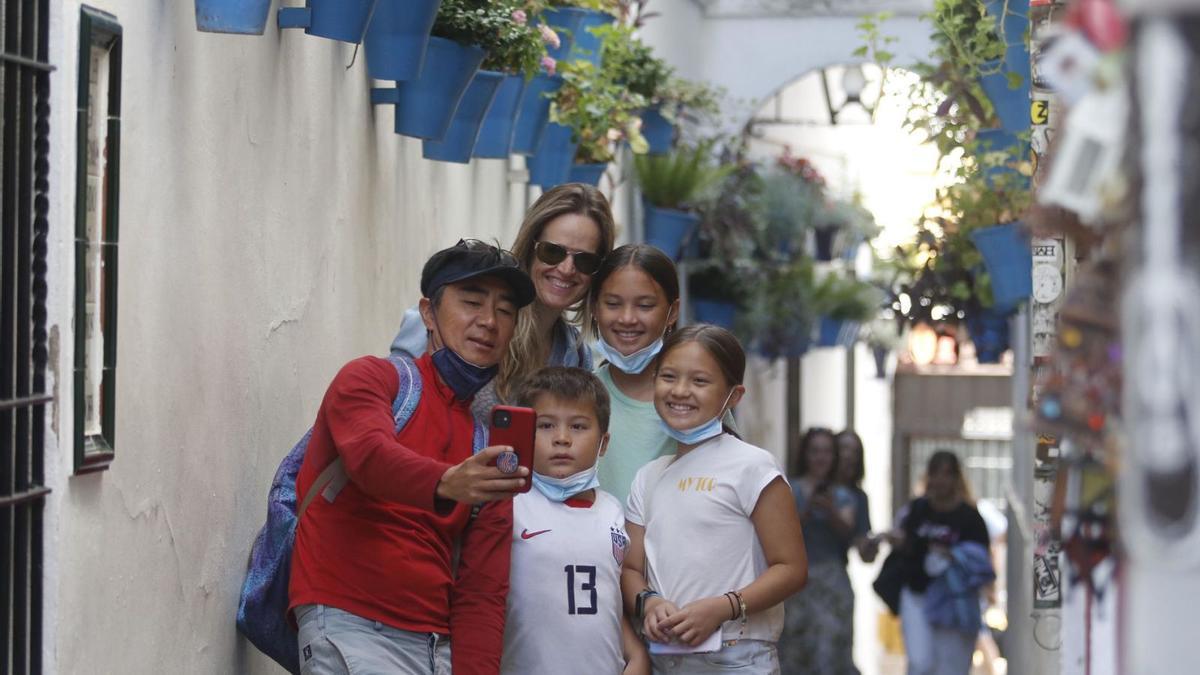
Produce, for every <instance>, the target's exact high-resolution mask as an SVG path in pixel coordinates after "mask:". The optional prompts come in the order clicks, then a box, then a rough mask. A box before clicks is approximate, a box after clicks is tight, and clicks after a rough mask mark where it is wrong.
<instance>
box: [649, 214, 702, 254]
mask: <svg viewBox="0 0 1200 675" xmlns="http://www.w3.org/2000/svg"><path fill="white" fill-rule="evenodd" d="M642 205H643V212H644V213H645V220H644V225H645V226H644V228H643V229H644V230H645V233H646V243H647V244H650V245H651V246H656V247H658V248H659V249H660V250H662V251H663V252H664V253H666V254H667V255H669V256H671V257H672V258H676V259H677V258H679V256H680V254H681V253H682V252H681V251H680V247H681V246H682V245H683V240H684V239H685V238H687V236H688V235H689V234H690V233H691V232H692V230H695V229H696V226H697V225H698V224H699V223H700V216H698V215H696V214H694V213H688V212H687V211H679V210H676V209H664V208H659V207H657V206H654V205H653V204H651V203H649V202H646V201H643V202H642Z"/></svg>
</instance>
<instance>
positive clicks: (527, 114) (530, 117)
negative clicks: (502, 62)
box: [512, 73, 562, 156]
mask: <svg viewBox="0 0 1200 675" xmlns="http://www.w3.org/2000/svg"><path fill="white" fill-rule="evenodd" d="M561 86H562V78H560V77H558V76H554V75H546V74H545V73H541V74H539V75H537V76H535V77H534V78H533V79H532V80H530V81H529V83H528V84H526V85H525V91H524V93H522V94H521V104H520V106H519V107H518V109H517V121H516V125H515V126H514V128H513V139H512V151H513V154H517V155H525V156H529V155H532V154H533V153H535V152H537V149H538V146H539V145H540V144H541V142H542V134H543V133H545V130H546V123H547V122H549V121H550V95H551V94H553V93H554V92H556V91H558V88H559V87H561Z"/></svg>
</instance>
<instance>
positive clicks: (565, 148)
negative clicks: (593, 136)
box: [527, 122, 578, 190]
mask: <svg viewBox="0 0 1200 675" xmlns="http://www.w3.org/2000/svg"><path fill="white" fill-rule="evenodd" d="M571 134H572V130H571V127H567V126H563V125H561V124H555V123H553V122H551V123H550V124H548V125H547V126H546V133H545V135H544V136H543V138H542V145H541V147H539V148H538V151H537V153H536V154H534V155H533V157H531V158H529V161H528V163H527V166H528V167H529V182H530V183H532V184H534V185H540V186H541V187H542V189H543V190H549V189H550V188H552V187H554V186H555V185H562V184H563V183H566V182H567V181H568V179H569V178H570V175H571V166H573V165H574V163H575V150H576V147H577V146H578V144H577V143H575V142H574V141H573V140H571Z"/></svg>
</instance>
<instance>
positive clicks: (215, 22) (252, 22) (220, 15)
mask: <svg viewBox="0 0 1200 675" xmlns="http://www.w3.org/2000/svg"><path fill="white" fill-rule="evenodd" d="M270 13H271V0H196V30H199V31H204V32H206V33H236V34H239V35H262V34H263V31H264V30H265V29H266V27H267V15H268V14H270Z"/></svg>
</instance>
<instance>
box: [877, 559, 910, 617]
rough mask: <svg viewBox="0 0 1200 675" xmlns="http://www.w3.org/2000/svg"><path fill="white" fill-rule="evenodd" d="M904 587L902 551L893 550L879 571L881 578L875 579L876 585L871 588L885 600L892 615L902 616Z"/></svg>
mask: <svg viewBox="0 0 1200 675" xmlns="http://www.w3.org/2000/svg"><path fill="white" fill-rule="evenodd" d="M903 587H904V559H903V558H901V557H900V551H898V550H896V549H892V552H891V553H888V557H887V558H885V559H884V561H883V567H881V568H880V569H879V576H878V577H875V583H873V584H871V588H874V589H875V594H876V595H878V596H879V598H880V599H881V600H883V602H884V604H886V605H887V606H888V609H890V610H891V611H892V614H895V615H896V616H900V589H901V588H903Z"/></svg>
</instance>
